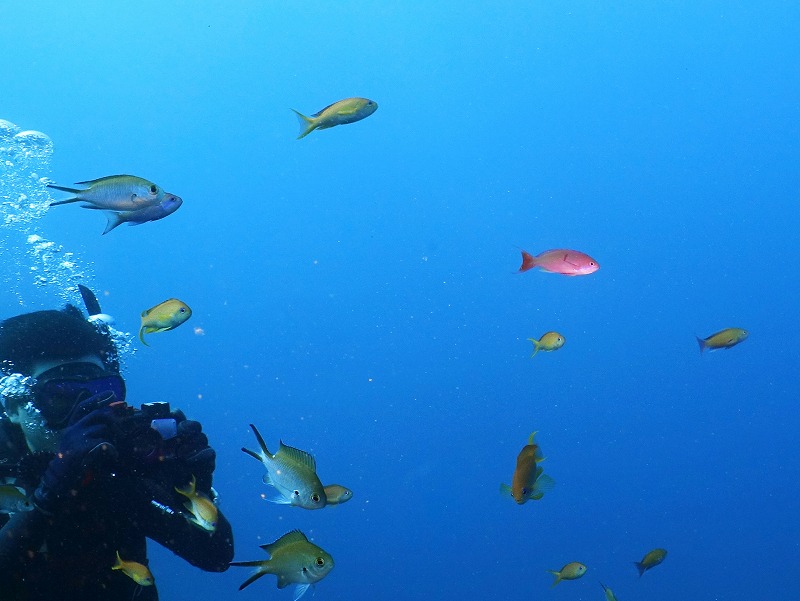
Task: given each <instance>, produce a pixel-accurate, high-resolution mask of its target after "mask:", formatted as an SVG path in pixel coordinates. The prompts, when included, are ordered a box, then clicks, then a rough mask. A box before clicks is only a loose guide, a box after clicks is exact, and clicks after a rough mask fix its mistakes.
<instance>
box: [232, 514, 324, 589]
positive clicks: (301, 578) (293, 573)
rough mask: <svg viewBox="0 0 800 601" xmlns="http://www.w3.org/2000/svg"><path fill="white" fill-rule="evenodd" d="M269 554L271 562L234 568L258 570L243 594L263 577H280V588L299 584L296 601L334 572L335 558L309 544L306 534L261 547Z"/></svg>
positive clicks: (294, 533) (244, 563)
mask: <svg viewBox="0 0 800 601" xmlns="http://www.w3.org/2000/svg"><path fill="white" fill-rule="evenodd" d="M261 548H262V549H264V551H266V552H267V553H269V559H263V560H261V561H234V562H231V564H230V565H232V566H245V567H254V568H256V570H255V571H254V572H253V573H252V574H251V576H250V577H249V578H248V579H247V580H245V581H244V582H243V583H242V585H241V586H240V587H239V590H242V589H243V588H245V587H246V586H248V585H250V584H252V583H253V582H255V581H256V580H258V579H259V578H261V577H262V576H263V575H264V574H275V575H276V576H277V577H278V588H285V587H287V586H289V585H290V584H296V585H297V587H296V588H295V594H294V599H295V601H297V599H299V598H300V597H302V596H303V594H304V593H305V592H306V591H307V590H308V588H309V587H310V586H312V585H313V584H316V583H317V582H319V581H320V580H322V579H323V578H325V576H327V575H328V572H330V571H331V570H332V569H333V557H331V556H330V554H328V553H326V552H325V551H324V550H322V549H320V548H319V547H318V546H317V545H315V544H313V543H310V542H308V539H307V538H306V536H305V534H303V533H302V532H300V531H299V530H292V531H291V532H289V533H287V534H284V535H283V536H282V537H280V538H279V539H278V540H276V541H275V542H274V543H271V544H269V545H261Z"/></svg>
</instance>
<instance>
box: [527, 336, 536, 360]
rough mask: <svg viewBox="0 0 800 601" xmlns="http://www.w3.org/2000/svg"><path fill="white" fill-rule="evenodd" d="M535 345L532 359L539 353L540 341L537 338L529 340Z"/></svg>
mask: <svg viewBox="0 0 800 601" xmlns="http://www.w3.org/2000/svg"><path fill="white" fill-rule="evenodd" d="M528 340H530V341H531V342H532V343H533V352H532V353H531V359H532V358H533V356H534V355H535V354H536V353H538V352H539V341H538V340H536V338H528Z"/></svg>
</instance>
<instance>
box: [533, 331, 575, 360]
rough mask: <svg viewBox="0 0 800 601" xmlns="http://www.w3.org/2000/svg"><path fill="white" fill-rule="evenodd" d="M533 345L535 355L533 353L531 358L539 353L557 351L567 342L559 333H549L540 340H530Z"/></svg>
mask: <svg viewBox="0 0 800 601" xmlns="http://www.w3.org/2000/svg"><path fill="white" fill-rule="evenodd" d="M528 340H530V341H531V342H532V343H533V353H531V357H533V356H534V355H535V354H536V353H538V352H539V351H546V352H548V353H549V352H550V351H557V350H558V349H560V348H561V347H562V346H564V343H565V342H566V340H565V339H564V337H563V336H562V335H561V334H559V333H558V332H547V333H545V334H542V337H541V338H539V340H536V338H528Z"/></svg>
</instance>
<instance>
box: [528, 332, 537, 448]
mask: <svg viewBox="0 0 800 601" xmlns="http://www.w3.org/2000/svg"><path fill="white" fill-rule="evenodd" d="M528 340H532V339H531V338H528ZM537 342H538V341H537ZM536 432H538V430H534V431H533V432H531V435H530V436H528V444H533V437H534V436H536Z"/></svg>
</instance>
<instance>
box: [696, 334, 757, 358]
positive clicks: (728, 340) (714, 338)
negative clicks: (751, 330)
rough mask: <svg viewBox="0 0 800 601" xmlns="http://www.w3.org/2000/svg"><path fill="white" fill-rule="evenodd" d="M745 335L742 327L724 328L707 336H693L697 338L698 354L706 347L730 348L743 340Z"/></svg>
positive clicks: (712, 349)
mask: <svg viewBox="0 0 800 601" xmlns="http://www.w3.org/2000/svg"><path fill="white" fill-rule="evenodd" d="M747 336H748V333H747V330H743V329H742V328H725V329H724V330H721V331H719V332H717V333H716V334H711V336H709V337H708V338H700V337H699V336H695V338H697V344H699V345H700V354H702V353H703V351H704V350H706V349H708V350H709V351H716V350H719V349H721V348H731V347H732V346H736V345H737V344H739V343H740V342H742V341H744V340H745V338H747Z"/></svg>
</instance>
